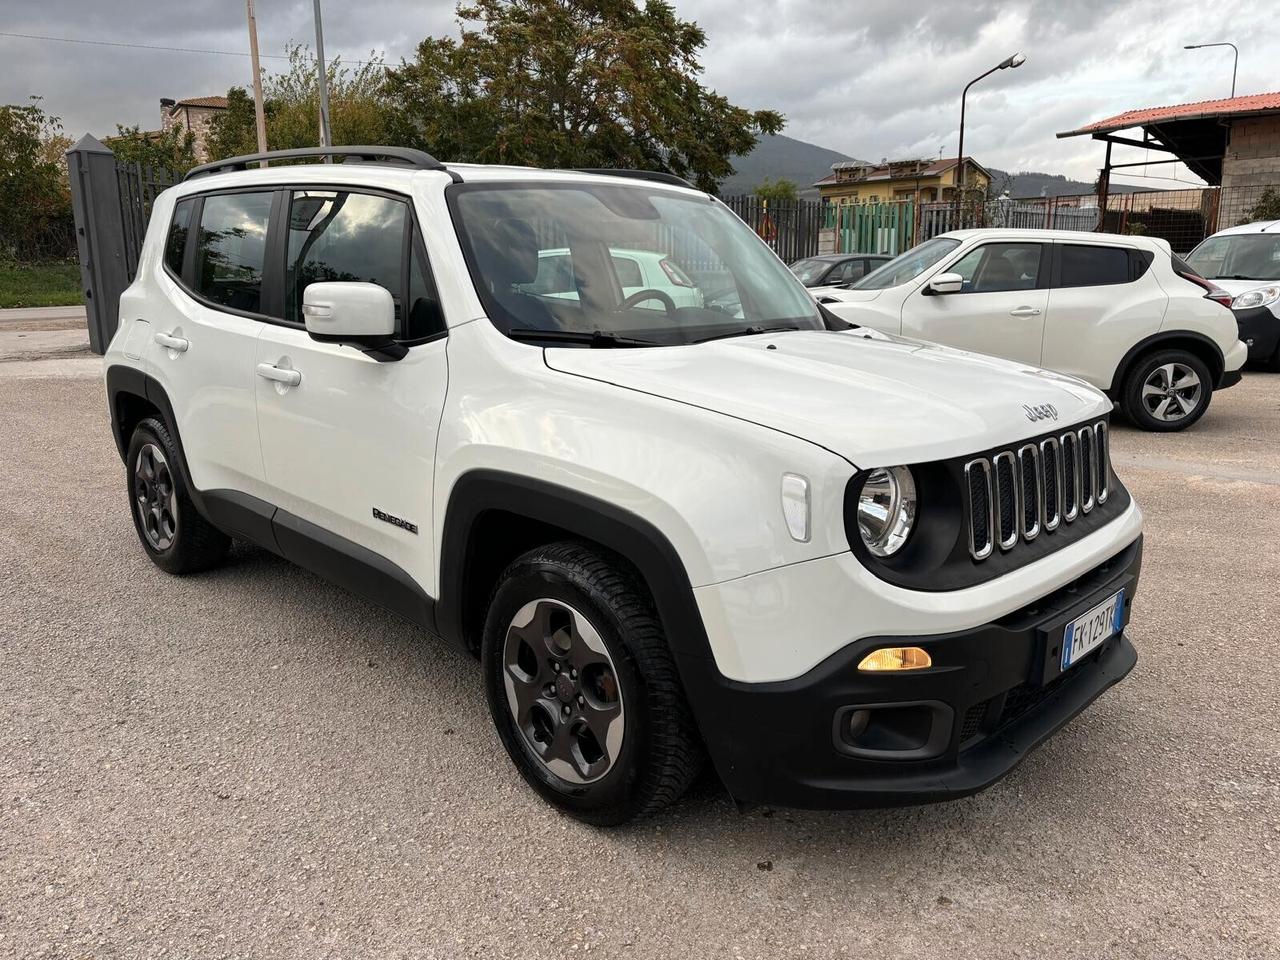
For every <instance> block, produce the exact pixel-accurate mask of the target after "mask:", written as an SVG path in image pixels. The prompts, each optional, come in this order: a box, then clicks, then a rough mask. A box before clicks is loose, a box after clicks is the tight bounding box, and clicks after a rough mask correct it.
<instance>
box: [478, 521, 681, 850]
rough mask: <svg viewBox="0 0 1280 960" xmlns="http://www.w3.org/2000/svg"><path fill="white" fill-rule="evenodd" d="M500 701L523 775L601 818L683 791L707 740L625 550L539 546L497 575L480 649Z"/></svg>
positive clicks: (550, 798) (495, 702) (557, 802)
mask: <svg viewBox="0 0 1280 960" xmlns="http://www.w3.org/2000/svg"><path fill="white" fill-rule="evenodd" d="M481 659H482V663H483V670H484V677H485V690H486V694H487V696H488V701H489V710H490V713H491V715H492V717H493V722H494V725H495V726H496V727H497V729H498V735H499V737H500V738H501V740H502V744H503V746H504V747H505V748H506V750H507V753H508V755H509V756H510V757H511V760H512V762H513V763H515V765H516V768H517V769H518V770H519V771H520V774H521V776H523V777H524V779H525V780H526V781H527V782H528V783H529V784H530V786H532V787H533V788H534V789H535V790H537V791H538V793H539V794H541V796H542V797H543V799H545V800H546V801H547V802H548V803H551V804H552V805H553V806H556V807H558V808H559V809H560V810H563V811H564V812H565V813H568V814H569V815H571V816H573V817H576V818H577V819H579V820H583V821H585V822H587V823H591V824H596V825H599V826H610V825H615V824H620V823H624V822H626V821H628V820H632V819H634V818H636V817H641V816H645V815H647V814H650V813H653V812H655V811H657V810H659V809H661V808H662V807H664V806H666V805H668V804H670V803H672V802H673V801H674V800H676V799H677V798H678V797H679V796H680V795H681V794H682V793H683V792H684V791H685V789H686V788H687V787H688V786H689V784H690V783H691V782H692V781H693V779H694V777H695V776H696V775H697V773H698V771H699V769H700V767H701V764H702V749H701V744H700V742H699V740H698V735H697V731H696V729H695V727H694V723H693V719H692V717H691V715H690V713H689V708H688V705H687V704H686V702H685V699H684V693H683V690H682V688H681V686H680V681H679V677H678V675H677V672H676V666H675V661H674V658H673V657H672V655H671V651H670V648H669V647H668V646H667V641H666V637H665V635H664V633H663V630H662V625H661V623H660V621H659V620H658V617H657V613H656V611H655V610H654V608H653V603H652V601H651V600H650V598H649V596H648V594H647V592H646V591H645V590H644V588H643V586H642V584H641V582H640V580H639V577H638V576H637V575H636V574H635V573H634V572H633V571H632V570H631V569H630V567H629V565H628V564H626V563H625V561H623V560H622V559H621V558H618V557H615V556H613V555H610V554H607V553H605V552H604V551H601V550H597V549H595V548H593V547H590V546H587V545H585V544H579V543H557V544H551V545H549V546H545V547H539V548H537V549H535V550H531V551H529V552H528V553H526V554H524V555H523V556H522V557H520V558H519V559H517V560H516V561H515V562H514V563H512V564H511V565H510V566H509V567H508V568H507V569H506V570H505V571H504V572H503V574H502V576H501V577H500V578H499V580H498V586H497V588H496V590H495V591H494V593H493V597H492V599H491V601H490V603H489V611H488V616H487V617H486V619H485V626H484V637H483V648H482V651H481Z"/></svg>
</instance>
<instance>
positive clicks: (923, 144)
mask: <svg viewBox="0 0 1280 960" xmlns="http://www.w3.org/2000/svg"><path fill="white" fill-rule="evenodd" d="M676 9H677V11H678V12H679V14H680V15H681V16H683V17H685V18H686V19H692V20H696V21H697V22H698V23H699V24H700V25H701V26H702V27H703V28H704V29H705V31H706V33H707V36H708V41H709V42H708V47H707V49H706V51H705V55H704V57H703V64H704V67H705V72H704V78H705V81H706V82H707V83H708V84H709V85H710V86H712V87H714V88H716V89H717V90H718V91H719V92H721V93H723V94H725V95H727V96H728V97H730V99H732V100H733V101H734V102H736V103H740V104H742V105H744V106H748V107H752V108H763V107H770V108H774V109H778V110H781V111H782V112H783V113H784V114H785V115H786V116H787V118H788V128H787V131H786V132H787V133H788V134H790V135H791V136H794V137H797V138H799V139H802V140H808V141H810V142H813V143H817V144H820V145H822V146H825V147H830V148H832V149H835V150H840V151H842V152H844V153H847V154H850V155H852V156H856V157H862V158H865V159H879V158H881V157H904V156H914V155H921V156H934V155H936V154H937V152H938V151H939V150H940V149H941V150H942V151H943V152H945V153H954V151H955V149H956V140H957V133H958V127H959V119H960V91H961V90H962V89H963V87H964V85H965V84H966V83H967V82H968V81H969V80H971V79H973V77H975V76H977V75H978V74H980V73H982V72H983V71H984V70H986V69H987V68H989V67H991V66H992V65H994V64H996V63H998V62H999V61H1000V60H1002V59H1004V58H1005V57H1006V56H1008V55H1009V54H1011V53H1013V52H1015V51H1021V52H1023V53H1025V54H1026V56H1027V62H1026V64H1025V65H1024V66H1023V67H1021V68H1019V69H1017V70H1006V71H999V72H997V73H996V74H993V75H992V76H990V77H987V78H986V79H985V80H983V81H982V82H981V83H980V84H977V85H975V86H974V87H973V89H972V91H971V93H970V95H969V98H968V105H967V106H968V109H967V114H966V123H965V147H966V152H967V153H970V154H971V155H973V156H975V157H976V158H977V159H978V160H980V161H981V162H983V163H985V164H987V165H989V166H996V167H1001V168H1004V169H1010V170H1020V169H1035V170H1042V171H1045V172H1050V173H1064V174H1067V175H1068V176H1072V177H1075V178H1078V179H1084V180H1092V179H1093V177H1094V176H1095V175H1096V171H1097V167H1098V166H1099V165H1100V164H1101V162H1102V148H1101V146H1100V145H1098V144H1096V143H1094V142H1092V141H1089V140H1088V139H1087V138H1082V139H1080V140H1057V139H1056V138H1055V136H1054V134H1055V133H1057V132H1058V131H1060V130H1066V129H1071V128H1074V127H1077V126H1080V125H1082V124H1084V123H1087V122H1089V121H1091V120H1097V119H1100V118H1102V117H1106V116H1109V115H1111V114H1114V113H1119V112H1121V111H1122V110H1126V109H1131V108H1134V107H1141V106H1154V105H1159V104H1165V103H1180V102H1186V101H1190V100H1199V99H1209V98H1213V97H1218V96H1225V95H1226V93H1227V92H1228V89H1229V86H1230V71H1231V57H1230V51H1229V50H1198V51H1187V50H1183V49H1182V45H1183V44H1184V43H1188V42H1203V41H1207V40H1217V39H1228V40H1229V39H1235V40H1236V42H1238V43H1241V45H1242V56H1241V64H1240V79H1239V83H1238V88H1239V90H1240V91H1241V92H1255V91H1261V90H1267V89H1272V88H1275V87H1276V86H1277V85H1278V84H1277V81H1276V80H1275V79H1274V77H1273V76H1272V73H1271V71H1270V70H1269V69H1268V68H1269V66H1270V65H1271V64H1273V63H1275V62H1276V61H1277V60H1280V25H1277V23H1276V22H1275V20H1274V18H1272V17H1270V16H1269V8H1268V7H1267V6H1266V5H1264V4H1263V3H1262V2H1261V0H1223V2H1220V3H1219V4H1218V5H1217V6H1216V7H1215V8H1214V10H1213V14H1212V19H1211V20H1210V21H1209V22H1211V23H1212V24H1214V25H1219V24H1220V25H1223V29H1224V30H1226V32H1227V33H1232V34H1233V35H1232V36H1226V35H1225V34H1224V36H1222V37H1218V36H1216V35H1214V36H1208V35H1207V34H1206V32H1205V31H1206V29H1207V26H1206V14H1205V7H1204V5H1203V3H1193V2H1192V0H1165V2H1163V3H1160V4H1152V3H1141V4H1136V3H1128V4H1116V3H1114V2H1113V0H1000V2H996V0H974V2H971V3H969V4H967V5H962V6H960V7H956V6H955V5H943V4H937V3H926V2H921V0H862V2H858V3H849V2H847V0H845V2H840V0H836V2H832V0H823V2H819V0H754V2H751V3H742V2H741V0H676ZM257 16H258V27H259V34H260V42H261V48H262V51H263V53H264V54H272V55H279V54H282V53H283V52H284V49H285V46H286V44H288V43H289V42H291V41H293V42H305V43H311V42H313V34H312V22H311V3H310V2H309V0H293V2H286V3H281V2H279V0H274V2H269V0H258V3H257ZM1227 25H1230V26H1231V29H1227ZM1236 28H1240V29H1238V30H1237V29H1236ZM3 29H4V30H6V31H8V32H14V33H27V34H42V35H50V36H61V37H75V38H87V39H95V40H121V41H126V42H139V43H147V44H154V45H157V46H171V47H192V48H200V49H210V50H228V51H244V50H246V49H247V41H246V32H245V22H244V10H243V7H242V6H241V5H240V4H239V3H214V4H211V3H207V2H202V3H195V2H172V3H169V4H166V5H164V6H163V7H162V8H156V10H155V11H150V10H146V9H145V8H142V7H139V6H138V5H137V4H136V2H133V0H43V2H42V3H40V4H29V5H25V6H24V7H23V8H21V9H19V10H18V11H16V12H10V13H9V15H8V16H7V17H6V19H5V23H4V25H3ZM1215 29H1216V26H1215ZM456 32H457V24H456V22H455V20H454V15H453V10H452V6H451V4H449V3H446V2H435V3H422V2H421V0H369V2H365V3H360V4H340V3H334V2H332V0H328V2H327V3H326V5H325V46H326V51H327V52H328V53H329V54H330V55H331V56H333V55H335V54H341V55H342V56H344V57H345V58H346V59H349V60H350V59H365V58H366V57H367V55H368V54H369V52H370V51H378V52H379V53H383V54H385V55H386V57H387V59H388V60H389V61H392V62H394V61H396V60H398V59H399V58H400V57H401V56H408V55H410V54H411V53H412V51H413V49H414V47H415V46H416V45H417V42H418V41H419V40H421V39H422V38H423V37H426V36H429V35H441V34H456ZM0 62H3V63H4V64H5V69H4V71H3V72H2V73H0V102H9V103H11V102H20V101H22V100H24V99H25V98H26V97H27V96H30V95H40V96H43V97H44V98H45V106H46V107H47V109H49V110H50V111H51V112H53V113H55V114H58V115H60V116H62V117H63V119H64V124H65V126H66V129H67V132H68V133H69V134H71V135H72V136H79V135H80V134H81V133H83V132H85V131H86V130H88V131H92V132H94V133H96V134H99V135H104V134H109V133H112V132H114V129H115V125H116V124H117V123H122V124H134V123H137V124H140V125H142V126H143V127H144V128H147V127H154V126H156V125H158V122H159V99H160V98H161V97H175V98H181V97H186V96H198V95H202V94H209V93H218V92H222V91H224V90H226V88H227V87H228V86H230V85H232V84H247V83H248V81H249V65H248V60H247V59H246V58H243V57H224V56H215V55H209V54H194V53H191V54H183V53H173V52H166V51H158V50H133V49H125V48H115V47H103V46H81V45H73V44H62V43H52V42H46V41H37V40H23V39H14V38H8V37H0ZM266 64H267V65H268V66H271V65H278V64H279V61H273V60H268V61H266ZM1155 158H1156V157H1153V159H1155ZM1124 159H1137V160H1141V159H1143V155H1142V153H1141V152H1140V151H1119V152H1118V153H1117V155H1116V160H1117V162H1120V161H1121V160H1124ZM1177 170H1181V168H1177ZM1177 170H1175V168H1171V167H1155V168H1151V173H1153V174H1173V173H1177ZM815 172H819V171H815ZM1138 172H1139V173H1140V172H1141V171H1138ZM1177 175H1178V176H1180V177H1184V178H1185V177H1189V174H1187V173H1186V171H1185V170H1182V171H1181V172H1180V173H1177ZM1130 176H1132V174H1131V175H1130ZM1152 185H1156V186H1160V185H1164V184H1162V183H1160V182H1156V181H1152ZM1168 185H1170V186H1174V185H1176V184H1172V183H1171V184H1168Z"/></svg>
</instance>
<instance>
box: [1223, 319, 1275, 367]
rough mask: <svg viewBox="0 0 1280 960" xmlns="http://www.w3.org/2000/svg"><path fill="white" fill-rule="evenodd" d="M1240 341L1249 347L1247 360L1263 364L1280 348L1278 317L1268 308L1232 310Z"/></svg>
mask: <svg viewBox="0 0 1280 960" xmlns="http://www.w3.org/2000/svg"><path fill="white" fill-rule="evenodd" d="M1231 312H1232V313H1234V314H1235V315H1236V325H1237V326H1238V327H1239V329H1240V339H1241V340H1243V341H1244V342H1245V343H1247V344H1248V345H1249V359H1250V360H1251V361H1253V362H1255V363H1258V362H1265V361H1267V360H1270V359H1271V358H1272V357H1274V356H1275V355H1276V348H1277V346H1280V317H1277V316H1276V315H1275V314H1274V313H1272V312H1271V308H1270V307H1253V308H1252V309H1248V310H1232V311H1231Z"/></svg>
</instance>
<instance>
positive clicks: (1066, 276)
mask: <svg viewBox="0 0 1280 960" xmlns="http://www.w3.org/2000/svg"><path fill="white" fill-rule="evenodd" d="M1053 246H1054V265H1053V282H1052V283H1051V284H1050V289H1049V312H1050V319H1049V323H1048V324H1047V325H1046V327H1045V332H1044V353H1043V365H1044V366H1046V367H1048V368H1049V369H1050V370H1057V371H1059V372H1061V373H1069V374H1071V375H1072V376H1073V377H1080V378H1082V379H1084V380H1088V381H1089V382H1090V383H1092V384H1093V385H1094V386H1097V387H1101V388H1102V389H1104V390H1105V389H1107V388H1108V387H1110V386H1111V379H1112V376H1113V374H1114V373H1115V370H1116V368H1117V366H1119V364H1120V361H1121V359H1123V357H1124V356H1125V354H1126V353H1128V351H1129V348H1130V347H1132V346H1134V344H1137V343H1139V342H1140V341H1142V340H1144V339H1146V338H1147V337H1149V336H1151V335H1152V334H1154V333H1156V332H1157V331H1158V330H1159V329H1160V324H1161V321H1162V320H1163V319H1164V314H1165V310H1166V308H1167V306H1168V301H1169V297H1168V294H1166V293H1165V292H1164V290H1163V289H1162V288H1161V287H1160V284H1159V282H1158V281H1157V279H1156V277H1155V274H1154V273H1153V272H1152V271H1151V270H1150V266H1151V263H1152V257H1153V256H1154V254H1153V253H1152V252H1151V251H1143V250H1137V249H1134V248H1132V247H1123V246H1119V245H1116V244H1108V243H1105V242H1099V243H1062V242H1058V243H1055V244H1054V245H1053Z"/></svg>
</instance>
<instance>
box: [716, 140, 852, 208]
mask: <svg viewBox="0 0 1280 960" xmlns="http://www.w3.org/2000/svg"><path fill="white" fill-rule="evenodd" d="M852 159H853V157H850V156H846V155H845V154H843V153H838V152H836V151H835V150H828V149H827V148H826V147H819V146H816V145H814V144H812V143H805V142H804V141H803V140H796V139H794V138H792V137H785V136H783V135H782V134H780V133H779V134H773V135H771V136H764V137H761V138H760V142H759V143H757V144H756V148H755V149H754V150H752V151H751V152H750V153H748V154H743V155H741V156H737V157H734V158H733V161H732V162H733V168H734V170H735V171H736V172H735V173H734V174H733V175H732V176H730V177H727V178H726V179H725V180H724V182H723V183H721V184H720V196H722V197H734V196H737V195H738V194H741V193H750V192H751V191H752V190H754V189H755V188H756V187H758V186H759V185H760V184H761V183H762V182H763V181H765V180H777V179H778V178H779V177H781V178H783V179H785V180H792V181H794V182H795V183H796V184H797V185H798V186H799V187H800V195H801V196H802V197H809V198H811V199H814V200H816V199H817V198H818V191H817V190H814V189H813V188H812V187H811V186H810V184H812V183H813V182H814V181H815V180H821V179H822V178H823V177H825V176H826V175H827V174H828V173H830V172H831V165H832V164H833V163H838V162H840V161H841V160H852Z"/></svg>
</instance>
